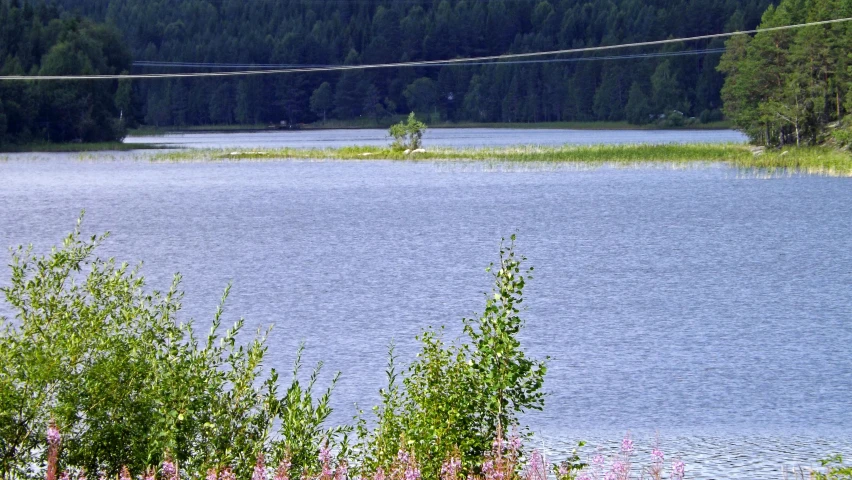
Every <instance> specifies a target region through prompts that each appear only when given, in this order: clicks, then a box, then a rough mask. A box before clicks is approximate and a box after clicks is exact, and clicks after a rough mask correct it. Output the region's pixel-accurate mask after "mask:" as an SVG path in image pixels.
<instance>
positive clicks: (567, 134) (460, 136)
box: [127, 128, 747, 148]
mask: <svg viewBox="0 0 852 480" xmlns="http://www.w3.org/2000/svg"><path fill="white" fill-rule="evenodd" d="M127 141H128V142H133V143H149V144H151V143H153V144H167V145H175V146H180V147H185V148H225V147H254V148H277V147H291V148H332V147H345V146H349V145H376V146H378V145H387V144H388V134H387V130H379V129H360V130H295V131H271V132H245V133H228V134H221V133H173V134H168V135H160V136H146V137H129V138H128V139H127ZM745 141H747V138H746V137H745V136H744V135H743V134H741V133H739V132H736V131H734V130H560V129H504V128H434V129H429V130H426V134H425V135H424V137H423V144H424V145H425V146H426V148H429V146H444V147H487V146H492V147H493V146H506V145H518V144H527V145H563V144H566V143H572V144H578V145H590V144H600V143H608V144H612V143H723V142H745Z"/></svg>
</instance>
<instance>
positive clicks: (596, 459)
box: [592, 453, 606, 467]
mask: <svg viewBox="0 0 852 480" xmlns="http://www.w3.org/2000/svg"><path fill="white" fill-rule="evenodd" d="M605 462H606V460H604V457H603V455H601V454H600V453H599V454H597V455H595V456H594V457H592V464H593V465H597V466H599V467H601V466H603V464H604V463H605Z"/></svg>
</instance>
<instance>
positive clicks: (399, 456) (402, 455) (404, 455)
mask: <svg viewBox="0 0 852 480" xmlns="http://www.w3.org/2000/svg"><path fill="white" fill-rule="evenodd" d="M396 460H397V461H398V462H399V463H400V464H402V465H408V462H409V461H410V460H411V456H410V455H409V454H408V452H406V451H405V450H400V451H398V452H397V453H396Z"/></svg>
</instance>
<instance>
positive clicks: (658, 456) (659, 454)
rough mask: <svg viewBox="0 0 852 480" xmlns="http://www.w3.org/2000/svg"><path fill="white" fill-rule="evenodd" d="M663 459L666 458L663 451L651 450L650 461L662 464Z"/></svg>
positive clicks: (655, 448)
mask: <svg viewBox="0 0 852 480" xmlns="http://www.w3.org/2000/svg"><path fill="white" fill-rule="evenodd" d="M665 459H666V456H665V455H663V451H662V450H660V449H659V448H657V447H654V449H653V450H651V460H653V461H654V462H662V461H663V460H665Z"/></svg>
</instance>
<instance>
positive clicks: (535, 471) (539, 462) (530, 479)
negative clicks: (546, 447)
mask: <svg viewBox="0 0 852 480" xmlns="http://www.w3.org/2000/svg"><path fill="white" fill-rule="evenodd" d="M523 478H524V480H547V467H545V462H544V457H543V456H542V454H541V452H539V451H538V450H533V453H532V455H531V456H530V463H529V464H528V465H527V466H526V467H525V468H524V476H523Z"/></svg>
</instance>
